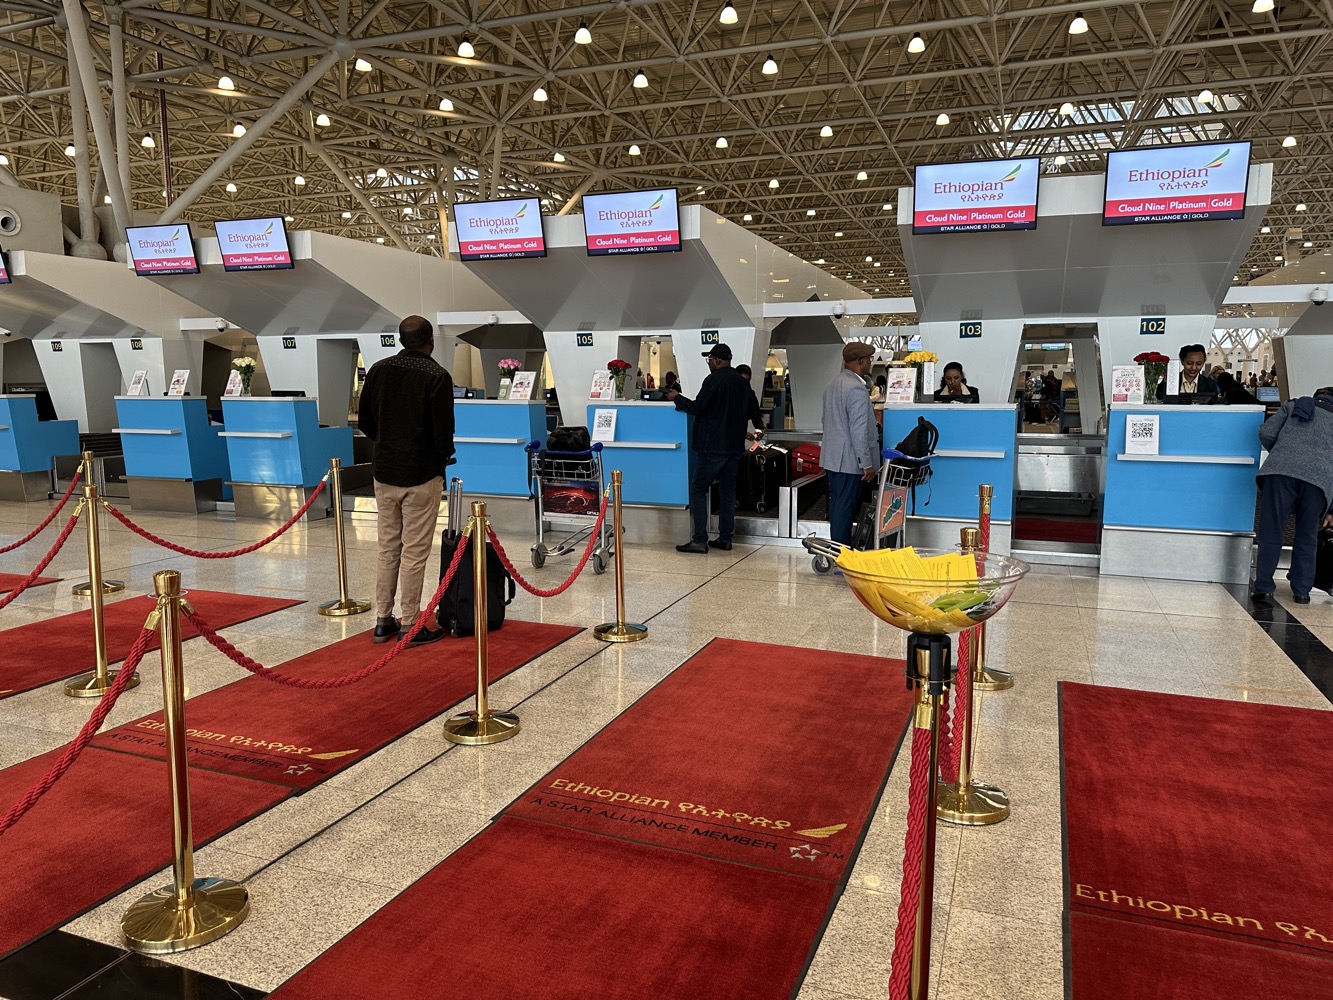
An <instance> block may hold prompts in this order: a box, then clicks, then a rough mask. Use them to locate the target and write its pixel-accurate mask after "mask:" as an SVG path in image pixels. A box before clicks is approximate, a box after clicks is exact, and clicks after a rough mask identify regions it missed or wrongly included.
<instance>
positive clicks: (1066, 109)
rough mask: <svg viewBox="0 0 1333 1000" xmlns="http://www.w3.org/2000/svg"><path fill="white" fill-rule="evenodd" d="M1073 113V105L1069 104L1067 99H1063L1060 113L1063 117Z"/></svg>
mask: <svg viewBox="0 0 1333 1000" xmlns="http://www.w3.org/2000/svg"><path fill="white" fill-rule="evenodd" d="M1073 113H1074V105H1073V104H1071V103H1070V102H1069V101H1065V103H1064V104H1061V105H1060V114H1061V115H1062V116H1063V117H1065V118H1068V117H1069V116H1070V115H1072V114H1073Z"/></svg>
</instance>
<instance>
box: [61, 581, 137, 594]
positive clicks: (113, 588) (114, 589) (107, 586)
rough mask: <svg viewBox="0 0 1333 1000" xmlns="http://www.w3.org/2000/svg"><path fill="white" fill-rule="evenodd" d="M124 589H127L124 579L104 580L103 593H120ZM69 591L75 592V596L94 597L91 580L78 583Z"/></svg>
mask: <svg viewBox="0 0 1333 1000" xmlns="http://www.w3.org/2000/svg"><path fill="white" fill-rule="evenodd" d="M124 589H125V581H124V580H103V581H102V593H104V594H119V593H120V592H121V591H122V590H124ZM69 592H70V593H71V594H73V595H74V596H75V597H92V596H93V585H92V583H91V582H84V583H76V584H75V585H74V586H73V587H71V588H70V589H69Z"/></svg>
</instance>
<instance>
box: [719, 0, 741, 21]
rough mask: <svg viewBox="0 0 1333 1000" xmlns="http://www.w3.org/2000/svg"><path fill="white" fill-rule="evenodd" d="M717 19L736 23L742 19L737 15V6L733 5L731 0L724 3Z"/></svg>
mask: <svg viewBox="0 0 1333 1000" xmlns="http://www.w3.org/2000/svg"><path fill="white" fill-rule="evenodd" d="M717 19H718V20H719V21H721V22H722V23H723V24H735V23H736V22H737V21H739V20H740V18H739V17H737V16H736V8H735V7H733V6H732V5H731V0H727V2H726V3H725V4H723V5H722V11H721V13H719V14H718V15H717Z"/></svg>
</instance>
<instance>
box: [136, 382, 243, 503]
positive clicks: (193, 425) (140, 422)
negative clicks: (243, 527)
mask: <svg viewBox="0 0 1333 1000" xmlns="http://www.w3.org/2000/svg"><path fill="white" fill-rule="evenodd" d="M116 423H117V424H118V425H119V426H117V427H116V428H115V431H116V433H117V434H119V435H120V441H121V449H122V451H123V453H124V455H125V480H126V483H127V484H128V486H129V494H130V505H131V506H132V507H134V509H135V510H167V511H176V512H178V513H186V514H190V513H195V514H197V513H199V512H200V511H206V510H214V509H216V508H217V503H218V501H219V500H230V499H231V497H232V492H231V487H230V485H228V483H229V481H230V479H231V472H230V470H229V468H228V465H227V445H226V442H224V441H223V440H222V438H221V437H219V436H218V435H219V433H220V432H221V431H222V428H221V427H213V426H209V423H208V401H207V400H206V399H204V398H203V397H202V396H200V397H189V398H186V397H184V396H165V397H163V396H157V397H153V396H117V397H116Z"/></svg>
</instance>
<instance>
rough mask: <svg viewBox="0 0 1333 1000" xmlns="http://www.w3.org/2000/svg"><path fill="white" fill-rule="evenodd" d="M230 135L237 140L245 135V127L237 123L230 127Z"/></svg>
mask: <svg viewBox="0 0 1333 1000" xmlns="http://www.w3.org/2000/svg"><path fill="white" fill-rule="evenodd" d="M231 134H232V135H234V136H236V138H238V139H239V138H240V137H241V136H243V135H245V126H244V125H242V124H241V123H240V122H237V123H236V124H235V125H233V126H232V127H231Z"/></svg>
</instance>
